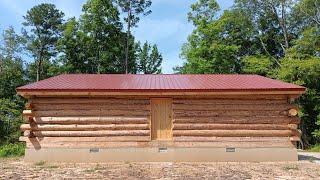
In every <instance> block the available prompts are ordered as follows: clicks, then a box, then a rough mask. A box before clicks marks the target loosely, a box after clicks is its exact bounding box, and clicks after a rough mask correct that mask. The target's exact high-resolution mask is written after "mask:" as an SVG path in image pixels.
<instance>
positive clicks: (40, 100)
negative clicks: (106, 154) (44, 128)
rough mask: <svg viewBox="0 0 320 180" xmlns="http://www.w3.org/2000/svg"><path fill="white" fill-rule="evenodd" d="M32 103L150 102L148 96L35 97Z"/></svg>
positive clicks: (137, 103)
mask: <svg viewBox="0 0 320 180" xmlns="http://www.w3.org/2000/svg"><path fill="white" fill-rule="evenodd" d="M32 102H33V103H34V104H62V103H63V104H89V103H91V104H111V105H114V104H132V105H139V104H150V100H149V98H148V99H147V98H143V99H141V98H132V97H130V98H104V97H99V98H93V97H90V98H70V97H66V98H57V97H53V98H35V99H33V100H32Z"/></svg>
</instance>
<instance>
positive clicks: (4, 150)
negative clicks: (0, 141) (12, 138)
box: [0, 143, 25, 157]
mask: <svg viewBox="0 0 320 180" xmlns="http://www.w3.org/2000/svg"><path fill="white" fill-rule="evenodd" d="M24 149H25V145H24V144H22V143H15V144H5V145H1V146H0V157H18V156H23V155H24Z"/></svg>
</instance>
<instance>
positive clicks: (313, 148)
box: [308, 144, 320, 152]
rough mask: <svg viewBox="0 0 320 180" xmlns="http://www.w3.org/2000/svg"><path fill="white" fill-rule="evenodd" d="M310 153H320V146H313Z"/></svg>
mask: <svg viewBox="0 0 320 180" xmlns="http://www.w3.org/2000/svg"><path fill="white" fill-rule="evenodd" d="M308 151H310V152H320V144H316V145H313V146H312V147H311V148H310V149H308Z"/></svg>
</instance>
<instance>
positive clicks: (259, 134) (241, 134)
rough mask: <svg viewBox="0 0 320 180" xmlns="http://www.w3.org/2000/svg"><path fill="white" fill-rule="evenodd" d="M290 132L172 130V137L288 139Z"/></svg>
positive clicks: (292, 134) (292, 132)
mask: <svg viewBox="0 0 320 180" xmlns="http://www.w3.org/2000/svg"><path fill="white" fill-rule="evenodd" d="M296 135H297V132H294V131H292V130H232V131H230V130H174V131H173V136H174V137H177V136H204V137H210V136H218V137H290V136H296Z"/></svg>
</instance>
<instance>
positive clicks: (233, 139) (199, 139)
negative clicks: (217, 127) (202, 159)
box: [173, 136, 299, 142]
mask: <svg viewBox="0 0 320 180" xmlns="http://www.w3.org/2000/svg"><path fill="white" fill-rule="evenodd" d="M291 138H292V139H294V138H299V137H217V136H214V137H203V136H178V137H173V141H177V142H287V141H289V140H292V139H291Z"/></svg>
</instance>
